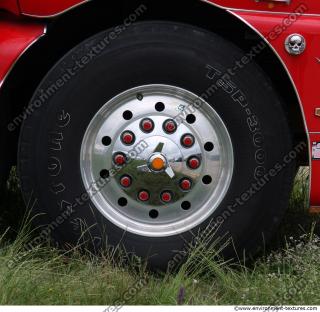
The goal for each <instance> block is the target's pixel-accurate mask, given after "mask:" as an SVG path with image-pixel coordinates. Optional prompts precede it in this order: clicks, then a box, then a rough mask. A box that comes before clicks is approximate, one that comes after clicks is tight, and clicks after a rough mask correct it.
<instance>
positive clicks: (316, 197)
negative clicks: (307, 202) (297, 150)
mask: <svg viewBox="0 0 320 312" xmlns="http://www.w3.org/2000/svg"><path fill="white" fill-rule="evenodd" d="M310 140H311V152H312V150H313V156H314V159H313V160H312V175H311V205H312V206H319V207H320V133H319V134H311V136H310Z"/></svg>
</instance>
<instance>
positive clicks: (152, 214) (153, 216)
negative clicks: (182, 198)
mask: <svg viewBox="0 0 320 312" xmlns="http://www.w3.org/2000/svg"><path fill="white" fill-rule="evenodd" d="M149 216H150V218H151V219H157V218H158V216H159V212H158V210H155V209H152V210H151V211H150V212H149Z"/></svg>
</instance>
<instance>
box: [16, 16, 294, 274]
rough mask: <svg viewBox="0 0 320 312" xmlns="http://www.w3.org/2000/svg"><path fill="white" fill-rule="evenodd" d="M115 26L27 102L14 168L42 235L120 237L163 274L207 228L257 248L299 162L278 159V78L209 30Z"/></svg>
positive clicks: (79, 50) (282, 137) (99, 242)
mask: <svg viewBox="0 0 320 312" xmlns="http://www.w3.org/2000/svg"><path fill="white" fill-rule="evenodd" d="M111 31H112V30H109V31H106V32H102V33H99V34H97V35H95V36H94V37H92V38H90V39H88V40H86V41H85V42H83V43H81V44H80V45H79V46H77V47H76V48H74V49H73V50H72V51H71V52H70V53H68V54H67V55H66V56H65V57H64V58H63V59H61V60H60V61H59V62H58V63H57V64H56V65H55V67H54V68H53V69H52V70H51V71H50V72H49V74H48V75H47V76H46V77H45V78H44V80H43V81H42V83H41V84H40V86H39V88H38V90H37V91H36V93H35V95H34V97H33V99H32V101H31V103H30V106H29V107H32V108H33V113H32V114H30V116H29V117H28V118H27V120H26V121H25V122H24V125H23V127H22V130H21V137H20V147H19V156H18V158H19V159H18V162H19V171H20V176H21V182H22V191H23V195H24V198H25V200H26V201H27V202H30V198H31V197H32V198H33V199H34V200H33V201H32V203H33V205H32V207H33V211H34V213H36V214H42V215H40V216H38V217H37V218H36V220H37V222H39V223H40V224H43V225H45V227H44V228H43V231H42V232H41V233H40V236H39V237H40V239H45V238H46V237H47V236H50V237H52V238H53V239H54V240H55V241H56V242H58V243H59V245H60V246H62V247H64V246H70V245H71V246H73V245H76V244H77V243H78V242H80V241H81V240H80V238H81V239H84V238H87V243H88V244H90V246H91V247H94V248H95V250H98V249H101V248H102V249H103V248H104V247H105V244H106V243H107V244H108V246H114V247H115V246H117V245H119V244H121V245H122V246H123V247H124V248H125V249H126V251H127V252H132V253H135V254H136V255H138V256H140V257H142V258H144V259H146V258H148V260H149V263H150V265H151V266H153V267H158V268H159V267H160V268H165V267H166V265H167V264H168V261H170V260H172V259H173V258H174V257H175V255H176V253H177V251H179V250H184V251H186V247H185V246H186V243H187V242H191V241H192V240H193V238H194V235H197V234H200V233H201V230H202V231H203V230H205V229H208V226H209V227H210V226H211V229H214V231H211V235H212V238H213V239H215V238H218V237H222V236H224V235H226V233H227V236H228V237H232V239H233V242H234V243H233V245H234V246H235V247H236V249H237V250H238V251H242V250H246V251H247V252H254V251H256V250H257V248H258V247H259V246H261V244H263V243H264V242H265V240H266V239H267V238H268V237H270V234H271V233H272V232H273V231H274V230H275V227H276V226H277V225H278V223H279V221H280V220H281V217H282V216H283V213H284V210H285V208H286V207H287V203H288V198H289V194H290V190H291V185H292V180H293V176H294V167H295V166H294V161H292V163H291V164H290V163H289V164H286V165H285V166H281V163H282V161H283V158H284V156H285V155H286V154H287V153H288V152H289V151H290V149H291V147H292V143H291V137H290V132H289V128H288V124H287V120H286V117H285V114H284V112H283V110H282V105H281V101H280V99H279V97H278V95H277V94H276V92H275V90H274V89H273V88H272V85H271V83H270V81H269V80H268V78H267V77H266V75H265V74H264V72H263V71H262V70H261V69H260V68H259V67H258V66H257V65H256V64H255V63H254V62H253V61H252V62H249V63H247V64H246V65H241V64H240V65H241V66H240V67H239V65H237V66H238V67H239V68H237V66H236V64H237V63H238V64H239V62H241V59H242V57H243V55H244V54H243V52H242V51H241V50H239V48H237V47H236V46H234V45H233V44H231V43H229V42H227V41H226V40H224V39H223V38H220V37H219V36H217V35H215V34H213V33H209V32H207V31H205V30H203V29H199V28H195V27H193V26H189V25H183V24H176V23H169V22H144V23H138V24H135V25H133V26H131V27H130V28H128V29H126V30H123V31H122V32H121V33H119V34H118V37H117V38H114V36H113V40H110V42H108V40H109V38H110V37H111V35H110V33H111ZM270 170H273V171H272V172H273V173H272V174H271V171H270ZM269 171H270V173H269ZM274 172H275V173H274ZM43 213H44V214H43ZM212 233H214V235H213V234H212ZM232 250H233V247H232V248H231V247H230V248H226V249H225V250H224V251H223V254H224V255H225V256H227V257H230V256H232Z"/></svg>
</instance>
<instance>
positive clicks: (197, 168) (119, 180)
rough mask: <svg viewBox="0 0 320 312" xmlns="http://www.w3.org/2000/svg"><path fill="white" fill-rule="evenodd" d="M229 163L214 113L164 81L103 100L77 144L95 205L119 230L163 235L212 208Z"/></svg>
mask: <svg viewBox="0 0 320 312" xmlns="http://www.w3.org/2000/svg"><path fill="white" fill-rule="evenodd" d="M233 166H234V157H233V148H232V143H231V139H230V136H229V134H228V131H227V128H226V126H225V125H224V123H223V121H222V120H221V118H220V117H219V115H218V114H217V113H216V111H215V110H214V109H213V108H212V107H211V106H210V105H209V104H208V103H207V102H205V101H204V100H202V99H201V98H199V97H198V96H196V95H195V94H193V93H191V92H189V91H187V90H184V89H181V88H178V87H174V86H168V85H145V86H141V87H137V88H133V89H130V90H128V91H125V92H124V93H121V94H119V95H117V96H115V97H114V98H113V99H111V100H110V101H109V102H107V103H106V104H105V105H104V106H103V107H102V108H101V109H100V111H99V112H98V113H97V114H96V115H95V117H94V118H93V119H92V121H91V123H90V125H89V127H88V129H87V131H86V133H85V136H84V139H83V142H82V146H81V158H80V167H81V174H82V179H83V182H84V185H85V187H86V189H87V190H92V189H95V192H91V193H93V194H94V195H92V197H91V200H92V202H93V203H94V205H95V207H96V208H97V209H98V210H99V211H100V212H101V213H102V214H103V215H104V216H105V217H106V218H107V219H108V220H110V221H111V222H112V223H114V224H115V225H117V226H118V227H120V228H122V229H124V230H125V231H128V232H131V233H135V234H138V235H143V236H149V237H165V236H171V235H175V234H180V233H183V232H186V231H188V230H191V229H193V228H194V227H196V226H197V225H199V224H200V223H202V222H203V221H204V220H206V219H207V218H209V217H210V215H211V214H212V213H213V212H214V211H215V210H216V209H217V207H218V206H219V205H220V203H221V201H222V200H223V198H224V197H225V194H226V192H227V190H228V188H229V186H230V182H231V178H232V173H233Z"/></svg>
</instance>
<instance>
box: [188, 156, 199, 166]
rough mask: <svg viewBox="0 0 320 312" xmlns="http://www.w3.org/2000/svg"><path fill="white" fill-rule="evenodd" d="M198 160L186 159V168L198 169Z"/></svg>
mask: <svg viewBox="0 0 320 312" xmlns="http://www.w3.org/2000/svg"><path fill="white" fill-rule="evenodd" d="M200 164H201V162H200V159H199V158H198V157H190V158H189V159H188V167H189V168H191V169H198V168H199V167H200Z"/></svg>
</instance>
